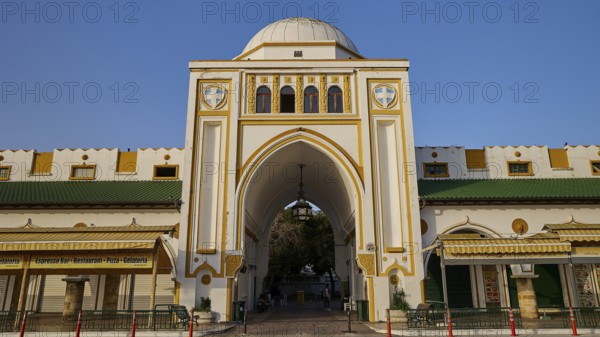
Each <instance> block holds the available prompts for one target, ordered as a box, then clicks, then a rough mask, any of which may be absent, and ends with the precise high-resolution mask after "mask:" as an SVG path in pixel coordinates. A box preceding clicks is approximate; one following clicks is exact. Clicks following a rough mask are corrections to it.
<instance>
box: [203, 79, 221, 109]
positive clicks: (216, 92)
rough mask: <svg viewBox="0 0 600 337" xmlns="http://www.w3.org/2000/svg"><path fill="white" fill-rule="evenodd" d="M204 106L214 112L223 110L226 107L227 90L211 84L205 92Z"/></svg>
mask: <svg viewBox="0 0 600 337" xmlns="http://www.w3.org/2000/svg"><path fill="white" fill-rule="evenodd" d="M203 96H204V97H203V100H202V102H203V103H204V105H205V106H206V107H208V108H210V109H212V110H218V109H221V108H222V107H223V106H224V105H225V102H226V100H225V98H226V97H227V90H226V89H225V88H223V87H222V86H220V85H218V84H211V85H208V86H206V87H204V90H203Z"/></svg>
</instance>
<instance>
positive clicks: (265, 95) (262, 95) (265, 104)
mask: <svg viewBox="0 0 600 337" xmlns="http://www.w3.org/2000/svg"><path fill="white" fill-rule="evenodd" d="M256 113H271V89H269V88H268V87H266V86H264V85H263V86H261V87H259V88H258V90H256Z"/></svg>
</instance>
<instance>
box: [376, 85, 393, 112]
mask: <svg viewBox="0 0 600 337" xmlns="http://www.w3.org/2000/svg"><path fill="white" fill-rule="evenodd" d="M373 96H375V103H376V104H377V105H378V106H379V107H381V108H384V109H388V108H389V107H391V106H392V105H394V103H395V102H396V89H395V88H394V87H392V86H391V85H389V84H379V85H377V86H376V87H375V88H374V89H373Z"/></svg>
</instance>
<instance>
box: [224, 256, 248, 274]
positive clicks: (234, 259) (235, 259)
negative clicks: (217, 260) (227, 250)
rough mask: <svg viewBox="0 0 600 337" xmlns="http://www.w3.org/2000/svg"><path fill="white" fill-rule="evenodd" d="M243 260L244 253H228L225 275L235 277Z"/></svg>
mask: <svg viewBox="0 0 600 337" xmlns="http://www.w3.org/2000/svg"><path fill="white" fill-rule="evenodd" d="M243 262H244V256H242V255H227V256H226V257H225V277H234V276H235V273H236V272H237V271H238V269H240V268H241V267H242V263H243Z"/></svg>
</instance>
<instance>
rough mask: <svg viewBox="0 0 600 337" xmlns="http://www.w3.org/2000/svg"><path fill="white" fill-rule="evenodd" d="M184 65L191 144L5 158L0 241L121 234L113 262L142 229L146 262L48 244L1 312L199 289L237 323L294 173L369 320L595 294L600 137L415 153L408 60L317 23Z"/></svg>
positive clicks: (591, 298) (34, 253) (110, 249)
mask: <svg viewBox="0 0 600 337" xmlns="http://www.w3.org/2000/svg"><path fill="white" fill-rule="evenodd" d="M189 67H190V81H189V101H188V110H187V122H186V123H187V125H186V127H187V128H186V140H185V148H184V149H139V150H137V151H134V152H131V151H127V152H120V151H119V150H118V149H99V150H93V149H92V150H90V149H75V150H55V151H54V152H48V153H37V152H35V151H33V150H31V151H22V150H19V151H0V180H2V181H0V207H1V211H0V244H3V245H11V244H13V246H11V247H14V243H15V242H16V241H15V240H17V239H16V238H14V237H13V236H11V235H13V234H14V233H17V234H18V235H21V236H22V237H23V238H26V239H27V240H33V239H31V238H29V237H27V236H28V235H30V234H32V233H34V234H35V233H39V232H43V231H44V228H46V229H49V228H52V231H59V229H61V228H62V229H63V230H62V231H60V233H62V235H65V237H68V236H69V235H75V234H74V233H73V232H77V231H79V232H81V233H79V232H77V233H79V234H82V233H83V234H82V235H84V236H85V237H87V238H88V239H89V238H96V240H100V239H106V237H108V236H109V234H107V233H113V234H110V235H113V236H111V238H112V239H111V240H112V241H111V240H108V241H110V242H111V243H110V244H108V245H107V246H104V248H102V249H99V250H98V251H99V253H98V254H99V255H98V257H99V258H106V257H107V256H108V255H110V254H111V253H115V252H116V251H118V250H119V247H121V246H119V245H122V244H123V241H127V238H136V237H141V236H143V235H142V234H140V233H141V232H144V233H146V234H144V235H146V236H144V240H142V241H144V242H145V243H146V244H147V245H145V246H144V245H141V246H140V247H142V248H139V249H138V250H137V251H136V250H134V253H136V254H138V255H135V254H134V255H135V256H145V257H146V258H147V260H148V261H150V262H149V263H145V264H141V265H139V266H138V267H139V268H138V270H134V271H133V272H132V271H131V270H129V269H127V268H125V267H124V266H123V265H119V266H114V268H113V267H111V266H108V265H105V264H102V265H100V266H99V267H98V268H93V267H89V268H87V269H85V268H83V270H81V271H78V272H77V273H76V275H72V274H73V272H72V271H71V272H70V273H69V272H66V269H67V268H68V267H72V264H69V265H65V266H60V265H57V266H55V267H52V266H50V267H48V268H37V269H36V268H32V267H31V266H32V261H35V258H36V257H39V255H40V253H39V249H41V248H39V247H38V246H36V245H35V244H34V242H33V241H35V240H33V241H31V242H30V241H27V243H28V245H25V246H19V247H17V248H15V249H14V251H13V252H12V253H11V254H12V255H11V260H10V261H13V262H14V261H17V260H18V261H19V262H18V263H13V265H11V266H12V267H9V264H8V262H10V261H8V260H7V261H8V262H7V264H4V265H2V266H1V267H0V294H8V295H6V296H4V298H0V305H2V307H0V310H2V309H4V310H9V309H12V310H17V309H18V310H21V309H23V308H27V309H31V310H42V311H43V310H46V309H47V308H45V307H44V304H43V303H49V302H51V300H50V298H54V300H57V298H58V300H59V302H60V298H61V296H63V295H64V296H63V297H64V299H65V300H64V301H63V302H64V312H69V310H67V309H66V308H67V306H68V303H70V301H76V302H77V301H78V302H79V303H78V305H79V307H84V308H91V309H96V310H107V309H109V308H110V309H112V308H115V307H116V308H119V309H127V310H129V309H135V308H140V306H147V307H148V308H152V307H153V306H154V305H156V304H161V303H179V304H183V305H186V306H187V307H188V308H191V307H195V306H198V305H199V304H200V298H201V297H210V298H211V299H212V310H213V312H215V315H216V316H215V318H216V320H217V321H229V320H231V319H232V318H233V317H232V310H233V308H234V302H235V301H246V302H247V303H248V306H249V309H250V310H252V309H253V308H254V305H255V304H256V301H257V299H258V295H259V294H260V293H261V292H262V290H264V289H262V280H263V279H264V278H265V276H266V275H267V273H268V250H269V244H268V242H269V239H268V238H269V232H270V228H271V225H272V224H273V221H274V220H275V217H276V216H277V214H278V213H279V212H280V211H281V210H282V209H284V208H285V207H286V206H287V205H289V204H290V203H292V202H294V201H295V200H296V198H297V192H298V188H299V182H300V179H299V178H300V170H299V165H302V166H303V178H304V179H303V189H304V191H305V196H306V198H307V200H308V201H309V202H311V203H313V204H315V205H317V206H318V207H319V208H320V209H321V210H323V211H324V212H325V214H326V215H327V217H328V218H329V221H330V223H331V224H332V227H333V232H334V237H335V247H336V251H335V253H336V263H335V274H336V275H338V276H339V277H340V279H341V280H342V281H343V282H344V283H345V287H347V289H348V291H349V295H351V296H352V298H353V299H354V300H366V301H368V311H369V315H368V317H369V320H370V321H381V320H384V319H385V309H386V308H388V307H389V303H390V299H391V296H392V293H393V291H394V289H396V288H401V289H404V290H405V292H406V293H407V294H408V297H407V300H408V301H409V303H410V304H411V306H412V307H416V306H417V305H418V304H419V303H423V302H424V301H427V300H429V301H431V300H433V301H439V302H447V303H448V304H449V305H450V306H451V307H475V308H479V307H509V306H512V307H521V310H522V314H523V315H524V317H535V316H537V315H538V314H539V310H540V309H539V308H545V309H546V308H550V309H552V308H557V307H563V306H570V305H571V306H598V305H599V304H600V297H599V294H600V290H599V289H600V288H599V276H600V269H599V266H600V259H599V257H600V248H599V247H598V244H597V243H598V241H599V240H600V225H598V224H599V223H600V221H599V216H600V209H599V208H598V202H599V201H600V183H599V182H600V180H599V179H598V177H599V176H600V147H598V146H565V147H564V148H560V149H549V148H547V147H544V146H529V147H527V146H517V147H511V146H491V147H485V148H484V149H464V148H462V147H415V144H414V137H413V129H412V112H411V104H410V95H409V93H407V92H406V90H405V89H406V88H407V87H408V85H407V84H408V83H409V77H408V70H409V62H408V61H407V60H404V59H385V60H381V59H368V58H365V57H363V56H362V55H361V54H360V53H359V51H358V49H357V47H356V46H355V45H354V43H353V42H352V41H351V40H350V39H349V38H348V37H347V36H346V35H345V34H344V33H343V32H341V31H340V30H339V29H337V28H336V27H334V26H332V25H330V24H327V23H324V22H322V21H318V20H313V19H306V18H290V19H285V20H281V21H277V22H275V23H272V24H270V25H268V26H266V27H265V28H264V29H262V30H261V31H259V32H258V33H257V34H256V35H255V36H254V37H253V38H252V39H251V40H250V41H249V43H248V45H247V46H246V48H245V49H244V50H243V51H242V53H241V54H240V55H239V56H237V57H236V58H234V59H233V60H200V61H192V62H190V64H189ZM9 189H10V190H11V192H10V193H9V192H6V191H8V190H9ZM3 191H4V193H3ZM53 191H54V192H53ZM56 191H58V192H56ZM115 191H116V192H115ZM53 193H54V194H53ZM65 195H66V196H69V195H72V197H64V196H65ZM90 195H91V197H90ZM37 196H40V197H37ZM59 196H60V197H59ZM92 224H93V225H92ZM67 228H69V229H67ZM115 232H118V233H121V234H119V235H120V236H119V235H117V234H114V233H115ZM21 239H22V238H21ZM11 240H12V241H11ZM44 240H45V241H48V242H52V240H56V238H53V237H50V236H46V237H45V238H43V240H42V241H44ZM73 240H75V239H73ZM104 241H107V240H104ZM149 242H150V243H152V244H150V245H148V243H149ZM140 244H141V243H140ZM7 247H8V246H7ZM36 247H38V248H36ZM90 247H91V246H90ZM90 247H87V249H90ZM76 248H77V247H76ZM85 248H86V247H83V248H82V247H79V248H78V249H85ZM129 248H132V247H129ZM78 249H75V248H74V249H72V251H71V253H70V254H71V255H76V254H78V252H79V250H78ZM56 254H57V256H58V255H59V254H58V253H56ZM144 254H146V255H144ZM66 258H68V256H67V257H66ZM15 259H17V260H15ZM444 259H445V263H441V260H444ZM444 270H445V273H446V275H447V281H446V284H442V282H441V273H442V272H444ZM138 274H139V275H138ZM115 275H118V276H115ZM132 275H133V276H132ZM75 276H77V277H75ZM74 277H75V278H74ZM136 278H137V279H138V281H139V280H140V279H143V278H145V279H146V281H145V282H146V283H148V282H149V284H150V291H146V292H143V291H142V290H141V289H142V288H143V286H141V285H140V284H141V283H140V282H138V286H136V284H135V282H134V281H132V280H133V279H136ZM46 279H52V280H53V281H52V282H53V283H52V282H50V283H49V282H46ZM63 279H64V281H63ZM107 280H108V281H107ZM61 282H66V283H69V282H71V283H76V284H78V285H79V286H80V287H82V289H84V290H83V291H84V294H85V295H77V294H75V292H74V291H71V293H70V291H69V288H68V287H67V290H66V292H65V291H64V284H65V283H61ZM77 282H78V283H77ZM25 283H28V284H29V285H27V286H21V284H25ZM46 284H53V285H54V286H52V287H48V286H46ZM82 284H83V285H82ZM61 286H62V287H63V288H62V289H63V290H60V288H61ZM146 288H147V286H146ZM48 289H53V290H48ZM161 289H162V290H161ZM444 289H446V291H444ZM136 292H137V294H138V295H136ZM88 293H89V295H88ZM61 294H63V295H61ZM86 296H87V297H86ZM135 296H139V299H138V300H137V302H136V300H135ZM88 297H89V298H88ZM105 297H106V298H107V300H104V298H105ZM132 298H134V299H133V300H132ZM142 298H143V299H142ZM36 299H40V300H36ZM44 301H45V302H44ZM40 303H42V304H40ZM61 303H62V302H61ZM52 310H58V309H57V308H53V309H52ZM71 311H72V310H71Z"/></svg>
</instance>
